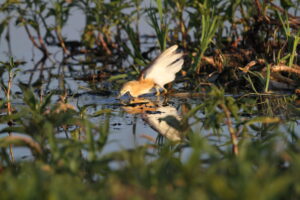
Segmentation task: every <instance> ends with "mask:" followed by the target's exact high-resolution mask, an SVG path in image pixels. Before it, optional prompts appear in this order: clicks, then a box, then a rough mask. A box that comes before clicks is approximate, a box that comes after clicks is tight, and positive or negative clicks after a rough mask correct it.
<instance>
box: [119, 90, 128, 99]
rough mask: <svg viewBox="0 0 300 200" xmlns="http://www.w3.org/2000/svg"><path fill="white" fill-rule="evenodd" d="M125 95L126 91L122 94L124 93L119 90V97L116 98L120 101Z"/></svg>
mask: <svg viewBox="0 0 300 200" xmlns="http://www.w3.org/2000/svg"><path fill="white" fill-rule="evenodd" d="M126 93H127V91H126V92H124V91H122V90H121V91H120V93H119V95H118V96H117V98H118V99H120V98H121V97H122V96H123V95H124V94H126Z"/></svg>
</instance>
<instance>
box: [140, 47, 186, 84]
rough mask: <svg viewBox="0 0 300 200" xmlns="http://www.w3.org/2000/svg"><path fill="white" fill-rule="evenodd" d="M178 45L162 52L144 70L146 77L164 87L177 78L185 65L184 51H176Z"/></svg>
mask: <svg viewBox="0 0 300 200" xmlns="http://www.w3.org/2000/svg"><path fill="white" fill-rule="evenodd" d="M177 48H178V46H177V45H173V46H171V47H170V48H168V49H166V50H165V51H164V52H162V53H161V54H160V55H159V56H158V57H157V58H155V60H154V61H153V62H152V63H151V64H150V66H149V67H148V68H146V69H145V71H144V72H143V77H144V78H145V79H148V78H149V79H153V81H154V83H156V84H157V85H159V86H160V87H163V86H164V85H165V84H167V83H170V82H172V81H173V80H174V79H175V74H176V73H177V72H179V71H180V70H181V68H182V65H183V62H184V61H183V58H182V57H183V53H176V49H177Z"/></svg>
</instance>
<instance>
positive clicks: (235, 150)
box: [220, 104, 239, 155]
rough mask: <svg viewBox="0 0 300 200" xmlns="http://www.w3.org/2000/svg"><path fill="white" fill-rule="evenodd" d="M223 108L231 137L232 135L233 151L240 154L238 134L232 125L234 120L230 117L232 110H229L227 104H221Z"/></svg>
mask: <svg viewBox="0 0 300 200" xmlns="http://www.w3.org/2000/svg"><path fill="white" fill-rule="evenodd" d="M220 106H221V108H222V109H223V111H224V113H225V116H226V119H227V120H226V124H227V127H228V131H229V133H230V137H231V142H232V145H233V146H232V151H233V153H234V155H238V154H239V147H238V139H237V136H236V131H235V130H234V128H233V126H232V121H231V119H230V111H229V110H228V108H227V106H226V105H225V104H221V105H220Z"/></svg>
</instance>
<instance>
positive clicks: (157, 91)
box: [154, 85, 160, 96]
mask: <svg viewBox="0 0 300 200" xmlns="http://www.w3.org/2000/svg"><path fill="white" fill-rule="evenodd" d="M154 88H155V91H156V94H155V96H159V95H160V92H159V89H160V87H159V86H158V85H155V86H154Z"/></svg>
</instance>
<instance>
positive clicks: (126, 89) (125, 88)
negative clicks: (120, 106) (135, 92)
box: [118, 81, 135, 98]
mask: <svg viewBox="0 0 300 200" xmlns="http://www.w3.org/2000/svg"><path fill="white" fill-rule="evenodd" d="M134 84H135V81H129V82H127V83H125V84H124V85H123V86H122V88H121V90H120V93H119V96H118V98H120V97H121V96H123V95H125V94H126V93H127V92H129V94H130V95H132V94H131V90H132V87H133V86H134Z"/></svg>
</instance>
